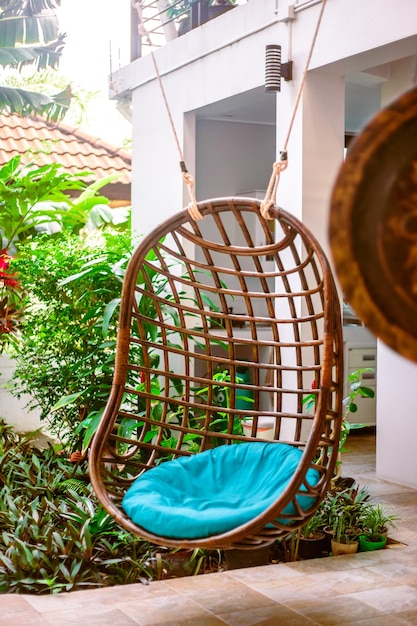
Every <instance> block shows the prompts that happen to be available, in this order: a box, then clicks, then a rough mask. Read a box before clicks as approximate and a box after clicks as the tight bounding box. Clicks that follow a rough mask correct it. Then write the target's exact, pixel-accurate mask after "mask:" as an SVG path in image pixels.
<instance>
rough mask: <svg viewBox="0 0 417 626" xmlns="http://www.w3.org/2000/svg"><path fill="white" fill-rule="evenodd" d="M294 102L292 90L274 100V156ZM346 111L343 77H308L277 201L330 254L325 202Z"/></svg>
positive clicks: (335, 168)
mask: <svg viewBox="0 0 417 626" xmlns="http://www.w3.org/2000/svg"><path fill="white" fill-rule="evenodd" d="M283 96H284V97H285V100H284V99H283ZM295 98H296V89H295V88H292V89H291V91H288V90H287V94H284V93H281V94H279V95H278V101H277V102H278V104H277V109H278V112H277V133H278V141H277V149H278V151H279V150H280V149H281V147H282V145H283V142H284V138H285V135H286V133H287V130H288V124H289V120H290V117H291V113H292V110H293V106H294V102H295ZM281 99H282V100H281ZM344 111H345V85H344V78H343V77H342V76H338V75H334V74H320V73H318V72H310V73H309V74H308V76H307V80H306V83H305V86H304V89H303V96H302V99H301V102H300V105H299V109H298V112H297V115H296V118H295V123H294V126H293V129H292V132H291V136H290V141H289V144H288V158H289V164H288V168H287V170H285V171H284V172H283V173H282V174H281V181H280V185H279V189H278V196H277V203H278V205H279V206H282V208H284V209H286V210H287V211H289V212H291V213H293V214H294V215H296V216H297V217H298V218H299V219H301V221H302V222H303V223H304V224H305V225H306V226H307V227H308V228H309V229H310V230H311V231H312V232H313V234H314V235H315V236H316V237H317V239H318V240H319V242H320V244H321V245H322V246H323V248H324V250H325V252H326V253H327V254H328V255H329V244H328V221H329V199H330V195H331V191H332V188H333V184H334V181H335V178H336V174H337V172H338V170H339V168H340V166H341V164H342V162H343V154H344V152H343V149H344V129H345V117H344Z"/></svg>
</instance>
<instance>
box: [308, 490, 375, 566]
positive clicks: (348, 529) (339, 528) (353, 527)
mask: <svg viewBox="0 0 417 626" xmlns="http://www.w3.org/2000/svg"><path fill="white" fill-rule="evenodd" d="M368 499H369V494H368V488H367V487H360V488H359V487H357V486H355V485H352V486H351V487H349V488H347V489H342V490H337V489H335V490H333V491H331V492H329V493H328V494H327V496H326V498H325V499H324V501H323V502H322V504H321V506H320V509H319V510H320V511H321V515H322V518H323V532H324V533H325V534H326V535H327V537H328V544H329V549H330V550H331V551H332V553H333V554H335V552H337V553H340V552H339V550H346V548H345V547H344V546H343V547H342V548H338V547H337V546H336V547H335V545H334V544H335V543H336V544H339V543H340V544H344V545H350V544H352V542H354V541H357V536H358V535H359V533H360V532H361V529H362V523H361V520H362V518H363V516H364V514H365V511H366V508H367V502H368ZM357 548H358V545H356V547H353V548H349V550H353V551H356V550H357Z"/></svg>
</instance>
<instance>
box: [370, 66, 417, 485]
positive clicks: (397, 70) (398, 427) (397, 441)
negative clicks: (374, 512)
mask: <svg viewBox="0 0 417 626" xmlns="http://www.w3.org/2000/svg"><path fill="white" fill-rule="evenodd" d="M415 63H416V60H415V57H411V58H407V59H404V60H402V61H396V62H395V63H392V64H391V65H390V68H389V70H390V72H389V74H390V80H387V81H386V82H385V83H384V84H383V86H382V90H381V94H382V105H383V106H385V105H387V104H389V103H390V102H391V101H392V100H394V99H395V98H396V97H398V96H399V95H400V94H401V93H402V92H404V91H406V90H408V89H409V88H410V85H411V84H412V82H413V78H414V72H415V67H416V65H415ZM377 372H378V386H377V413H378V437H377V472H378V476H380V477H381V478H384V479H386V480H391V481H393V482H397V483H401V484H404V485H408V486H411V487H415V488H417V454H416V441H417V419H416V402H415V397H414V389H415V385H416V381H417V365H416V364H415V363H412V362H411V361H409V360H407V359H405V358H403V357H401V356H400V355H398V354H396V353H395V352H393V351H392V350H391V349H390V348H388V347H387V346H385V345H384V344H383V343H382V341H378V361H377Z"/></svg>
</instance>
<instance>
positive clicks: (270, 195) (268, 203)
mask: <svg viewBox="0 0 417 626" xmlns="http://www.w3.org/2000/svg"><path fill="white" fill-rule="evenodd" d="M287 167H288V159H287V154H286V153H285V158H284V159H283V160H281V161H275V163H274V164H273V166H272V175H271V179H270V181H269V185H268V189H267V190H266V194H265V198H264V199H263V200H262V202H261V206H260V212H261V215H262V217H263V218H264V219H265V220H269V219H271V217H270V215H269V209H270V208H271V207H273V206H275V204H276V201H277V189H278V183H279V179H280V176H281V172H283V171H284V170H286V169H287Z"/></svg>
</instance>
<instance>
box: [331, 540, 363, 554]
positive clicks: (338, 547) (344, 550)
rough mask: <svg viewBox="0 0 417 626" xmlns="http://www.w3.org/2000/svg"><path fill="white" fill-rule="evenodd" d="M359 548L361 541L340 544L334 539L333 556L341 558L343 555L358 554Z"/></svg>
mask: <svg viewBox="0 0 417 626" xmlns="http://www.w3.org/2000/svg"><path fill="white" fill-rule="evenodd" d="M358 548H359V541H350V542H349V543H339V542H338V541H335V540H334V539H332V554H333V556H340V555H342V554H356V552H357V551H358Z"/></svg>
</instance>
